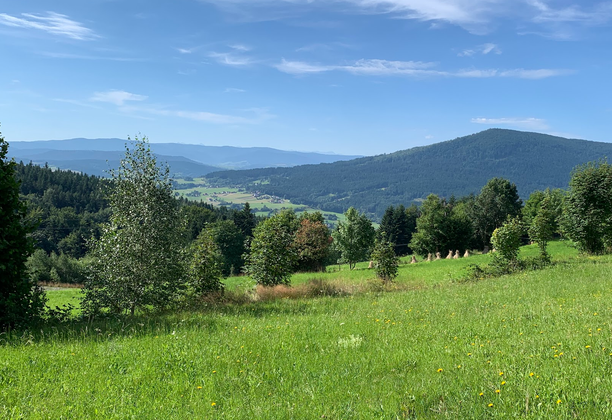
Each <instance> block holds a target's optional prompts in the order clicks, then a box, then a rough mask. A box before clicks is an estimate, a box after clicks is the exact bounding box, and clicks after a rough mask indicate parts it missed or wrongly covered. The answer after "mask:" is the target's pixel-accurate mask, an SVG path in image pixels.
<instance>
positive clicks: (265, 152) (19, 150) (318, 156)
mask: <svg viewBox="0 0 612 420" xmlns="http://www.w3.org/2000/svg"><path fill="white" fill-rule="evenodd" d="M126 143H129V142H128V141H126V140H121V139H83V138H78V139H70V140H43V141H29V142H18V141H14V142H11V143H10V147H9V156H10V157H14V158H15V160H16V161H23V162H24V163H28V162H30V161H32V162H33V163H35V164H39V165H44V164H45V163H47V164H49V165H50V166H52V167H57V168H60V169H67V170H73V171H78V172H83V173H87V174H89V175H98V176H108V170H109V169H110V168H116V167H117V166H118V165H119V161H120V160H121V158H122V157H123V155H124V152H125V145H126ZM150 146H151V150H152V151H153V152H154V153H155V155H156V156H157V158H158V161H160V162H167V163H168V165H169V166H170V170H171V173H172V176H175V177H186V176H191V177H199V176H202V175H205V174H207V173H210V172H212V171H218V170H220V169H249V168H265V167H279V166H281V167H290V166H295V165H304V164H317V163H324V162H335V161H338V160H349V159H354V158H357V157H359V156H345V155H334V154H324V153H308V152H293V151H285V150H278V149H272V148H268V147H231V146H204V145H197V144H182V143H150Z"/></svg>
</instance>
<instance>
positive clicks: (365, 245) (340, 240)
mask: <svg viewBox="0 0 612 420" xmlns="http://www.w3.org/2000/svg"><path fill="white" fill-rule="evenodd" d="M344 216H345V218H346V220H345V221H344V222H339V223H338V226H337V227H336V230H334V232H333V233H332V237H333V240H334V242H333V245H334V247H335V248H336V249H337V250H338V251H339V252H340V255H341V261H342V262H345V263H348V265H349V268H350V269H351V270H352V269H353V268H355V264H356V263H358V262H359V261H365V260H366V259H367V258H368V256H369V255H370V250H371V248H372V245H373V242H374V237H375V234H376V231H375V230H374V227H373V226H372V222H371V221H370V219H368V217H367V216H366V215H365V214H363V213H359V212H358V211H357V210H356V209H355V208H354V207H351V208H350V209H348V210H347V211H346V213H344Z"/></svg>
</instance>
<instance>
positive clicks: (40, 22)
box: [0, 12, 98, 41]
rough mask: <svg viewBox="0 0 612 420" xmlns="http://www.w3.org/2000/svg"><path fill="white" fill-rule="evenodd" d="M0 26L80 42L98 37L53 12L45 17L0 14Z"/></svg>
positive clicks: (66, 17) (23, 14) (24, 14)
mask: <svg viewBox="0 0 612 420" xmlns="http://www.w3.org/2000/svg"><path fill="white" fill-rule="evenodd" d="M0 24H2V25H5V26H10V27H14V28H23V29H37V30H40V31H44V32H47V33H49V34H52V35H60V36H65V37H68V38H71V39H77V40H81V41H83V40H91V39H95V38H97V37H98V36H97V35H96V34H95V33H94V31H93V30H91V29H89V28H87V27H85V26H83V24H81V23H79V22H76V21H74V20H71V19H69V18H68V16H66V15H62V14H59V13H55V12H47V13H46V14H45V15H36V14H31V13H22V14H21V15H20V17H17V16H11V15H8V14H6V13H0Z"/></svg>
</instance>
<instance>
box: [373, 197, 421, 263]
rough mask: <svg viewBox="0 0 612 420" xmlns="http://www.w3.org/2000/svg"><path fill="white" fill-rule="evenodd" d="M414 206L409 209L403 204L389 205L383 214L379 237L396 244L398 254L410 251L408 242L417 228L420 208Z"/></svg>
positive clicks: (405, 253)
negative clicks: (417, 215) (417, 216)
mask: <svg viewBox="0 0 612 420" xmlns="http://www.w3.org/2000/svg"><path fill="white" fill-rule="evenodd" d="M415 209H416V206H412V207H411V208H410V209H409V210H406V208H405V207H404V206H403V205H399V206H397V207H396V208H394V207H393V206H389V207H388V208H387V210H386V211H385V214H384V215H383V217H382V219H381V222H380V227H379V228H378V235H377V236H378V239H379V240H383V239H384V240H386V241H387V242H391V243H393V244H395V245H394V250H395V254H396V255H398V256H403V255H407V254H408V253H409V252H410V248H409V246H408V244H409V243H410V240H411V239H412V234H413V233H414V231H415V230H416V217H414V218H413V216H416V214H418V210H416V212H415Z"/></svg>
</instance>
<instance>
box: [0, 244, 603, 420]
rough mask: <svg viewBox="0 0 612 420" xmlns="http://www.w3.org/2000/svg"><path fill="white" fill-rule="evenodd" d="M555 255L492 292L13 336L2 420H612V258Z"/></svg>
mask: <svg viewBox="0 0 612 420" xmlns="http://www.w3.org/2000/svg"><path fill="white" fill-rule="evenodd" d="M551 251H552V252H553V256H554V258H555V259H557V260H562V261H561V262H560V263H558V264H557V265H555V266H553V267H551V268H547V269H543V270H539V271H530V272H522V273H518V274H515V275H511V276H504V277H500V278H494V279H485V280H482V281H479V282H467V283H465V282H456V281H453V279H452V273H453V271H455V269H458V270H460V269H461V268H462V267H465V264H467V263H469V262H476V261H478V262H481V261H486V259H487V258H488V257H487V256H477V257H471V258H470V259H466V260H464V261H463V260H461V259H460V260H451V261H446V260H444V261H436V262H432V263H419V264H416V265H404V266H402V267H401V270H400V273H401V274H400V278H399V279H398V283H404V284H417V283H418V284H420V285H421V287H418V288H413V289H411V290H407V291H401V292H394V293H378V292H364V293H361V294H357V295H351V296H348V297H340V298H317V299H297V300H288V299H282V300H277V301H273V302H259V303H251V304H247V305H229V306H221V307H216V308H209V309H206V308H203V309H201V310H199V311H196V312H184V313H176V314H167V315H163V316H158V317H154V318H135V319H123V320H117V321H112V320H108V321H106V322H99V323H94V324H86V323H76V324H68V325H64V326H62V325H57V326H55V327H53V328H51V327H49V328H43V330H42V332H41V331H39V330H35V331H32V332H29V333H28V332H26V333H23V332H19V333H12V334H9V335H6V334H5V335H2V336H0V342H1V343H2V344H1V345H0V418H7V419H12V418H117V419H124V418H139V419H140V418H168V419H174V418H228V419H230V418H231V419H235V418H243V419H253V418H258V419H259V418H264V419H281V418H300V419H301V418H304V419H314V418H333V419H346V418H359V419H372V418H385V419H386V418H390V419H395V418H440V417H445V418H452V419H466V418H514V417H522V418H534V419H536V418H537V419H539V418H546V419H558V418H585V419H595V418H598V419H599V418H610V417H611V416H612V408H611V407H612V380H611V379H610V375H609V372H610V370H611V369H612V350H611V349H610V347H611V346H612V335H611V334H612V304H611V303H610V302H612V286H610V283H609V281H610V278H611V274H612V257H610V256H604V257H576V254H575V251H573V250H572V249H570V248H567V247H566V246H565V245H564V244H563V243H557V244H552V246H551ZM523 252H524V253H525V254H529V253H535V254H537V250H536V249H534V248H533V247H528V248H526V249H524V250H523ZM535 254H534V255H535ZM366 267H367V266H366ZM354 273H361V274H360V275H362V277H359V276H356V277H354V279H355V280H358V281H367V278H369V277H368V276H372V273H371V270H367V269H362V270H356V271H355V272H354ZM368 273H369V274H368ZM449 273H450V274H451V276H447V274H449ZM349 274H350V273H349V272H348V271H347V272H344V271H342V272H340V273H328V274H326V275H329V276H330V277H329V278H330V280H333V279H334V277H333V276H334V275H335V276H341V275H342V276H347V275H349ZM338 278H343V279H348V280H350V278H349V277H336V279H338ZM53 293H56V292H53Z"/></svg>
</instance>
